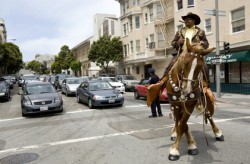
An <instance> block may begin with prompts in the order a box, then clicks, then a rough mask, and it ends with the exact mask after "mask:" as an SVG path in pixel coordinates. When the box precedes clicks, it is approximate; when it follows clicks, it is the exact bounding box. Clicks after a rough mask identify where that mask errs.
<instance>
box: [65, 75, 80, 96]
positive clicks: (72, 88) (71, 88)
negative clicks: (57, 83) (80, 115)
mask: <svg viewBox="0 0 250 164" xmlns="http://www.w3.org/2000/svg"><path fill="white" fill-rule="evenodd" d="M83 81H84V78H79V77H70V78H66V79H64V80H63V81H62V85H61V87H62V88H61V91H62V94H65V95H66V96H69V95H76V89H77V87H79V85H80V84H81V83H82V82H83Z"/></svg>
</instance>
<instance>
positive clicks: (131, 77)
mask: <svg viewBox="0 0 250 164" xmlns="http://www.w3.org/2000/svg"><path fill="white" fill-rule="evenodd" d="M124 80H136V78H135V77H134V76H124Z"/></svg>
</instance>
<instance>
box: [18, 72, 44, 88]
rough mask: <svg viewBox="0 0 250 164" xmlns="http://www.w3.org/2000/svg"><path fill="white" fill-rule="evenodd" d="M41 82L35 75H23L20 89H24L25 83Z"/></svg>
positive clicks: (20, 80) (19, 82) (19, 83)
mask: <svg viewBox="0 0 250 164" xmlns="http://www.w3.org/2000/svg"><path fill="white" fill-rule="evenodd" d="M37 80H39V78H38V76H36V75H34V74H26V75H22V76H20V79H19V81H18V86H19V87H23V86H24V84H25V81H26V82H27V81H37Z"/></svg>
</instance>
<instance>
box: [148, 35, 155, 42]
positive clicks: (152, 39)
mask: <svg viewBox="0 0 250 164" xmlns="http://www.w3.org/2000/svg"><path fill="white" fill-rule="evenodd" d="M149 38H150V42H154V40H155V39H154V34H150V35H149Z"/></svg>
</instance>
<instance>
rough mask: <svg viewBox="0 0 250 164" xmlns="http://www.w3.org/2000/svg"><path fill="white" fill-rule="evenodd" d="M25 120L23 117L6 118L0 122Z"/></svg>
mask: <svg viewBox="0 0 250 164" xmlns="http://www.w3.org/2000/svg"><path fill="white" fill-rule="evenodd" d="M23 119H25V118H24V117H16V118H8V119H2V120H0V122H5V121H13V120H23Z"/></svg>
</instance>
